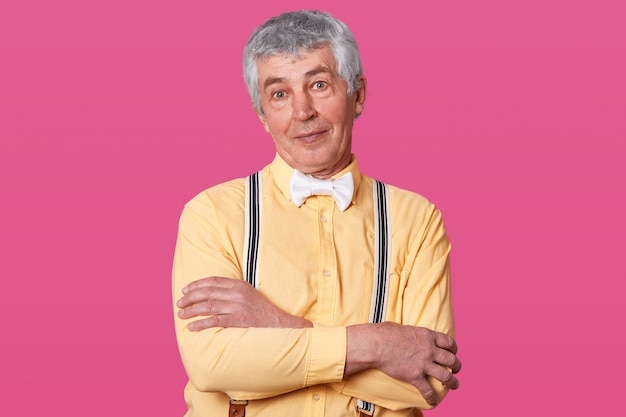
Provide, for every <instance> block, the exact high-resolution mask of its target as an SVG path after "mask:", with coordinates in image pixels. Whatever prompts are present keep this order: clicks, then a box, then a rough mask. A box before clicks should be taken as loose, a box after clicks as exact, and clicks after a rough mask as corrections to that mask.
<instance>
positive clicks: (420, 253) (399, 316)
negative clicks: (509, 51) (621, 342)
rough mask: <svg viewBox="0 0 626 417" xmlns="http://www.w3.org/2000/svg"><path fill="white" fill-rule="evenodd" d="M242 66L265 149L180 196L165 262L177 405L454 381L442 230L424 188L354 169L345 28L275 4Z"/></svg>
mask: <svg viewBox="0 0 626 417" xmlns="http://www.w3.org/2000/svg"><path fill="white" fill-rule="evenodd" d="M243 66H244V78H245V81H246V84H247V87H248V90H249V92H250V96H251V98H252V103H253V106H254V108H255V110H256V112H257V114H258V117H259V120H260V121H261V124H262V125H263V127H264V128H265V131H266V132H268V133H269V134H270V135H271V136H272V138H273V140H274V144H275V146H276V153H277V155H276V157H275V159H274V160H273V161H272V162H271V163H270V164H269V165H268V166H266V167H265V168H264V169H263V170H262V171H260V172H258V173H256V174H253V175H251V176H249V177H248V178H245V179H237V180H233V181H230V182H227V183H224V184H221V185H217V186H215V187H212V188H210V189H208V190H206V191H204V192H203V193H201V194H199V195H198V196H196V197H195V198H194V199H192V200H191V201H190V202H189V203H187V205H186V206H185V208H184V210H183V213H182V215H181V219H180V228H179V234H178V241H177V246H176V254H175V259H174V271H173V293H174V300H175V306H174V309H175V312H176V314H175V321H176V333H177V337H178V343H179V347H180V352H181V357H182V360H183V364H184V366H185V369H186V371H187V375H188V377H189V383H188V384H187V386H186V389H185V399H186V402H187V406H188V409H189V411H188V413H187V416H226V415H227V414H228V415H230V416H242V415H244V414H246V415H248V416H249V417H251V416H269V417H280V416H332V417H338V416H357V415H375V416H380V417H383V416H418V415H421V411H420V410H421V409H424V408H430V407H432V406H434V405H436V404H437V403H438V402H439V401H440V400H441V399H442V398H443V396H444V395H445V393H446V392H447V390H448V389H455V388H457V386H458V380H457V378H456V376H455V374H456V373H457V372H458V371H459V369H460V367H461V363H460V361H459V359H458V358H457V357H456V344H455V341H454V339H453V338H452V337H451V336H452V335H453V332H454V324H453V317H452V306H451V295H450V291H451V290H450V276H449V260H448V255H449V252H450V243H449V241H448V239H447V237H446V233H445V229H444V226H443V223H442V220H441V215H440V213H439V211H438V210H437V209H436V208H435V207H434V206H433V205H432V204H431V203H429V202H428V201H427V200H426V199H424V198H423V197H421V196H419V195H417V194H414V193H411V192H408V191H404V190H400V189H398V188H395V187H392V186H388V185H386V184H383V183H380V182H378V181H376V180H374V179H372V178H370V177H367V176H366V175H364V174H362V173H361V172H360V171H359V168H358V166H357V161H356V158H355V156H354V155H353V154H352V153H351V143H352V126H353V123H354V120H355V118H357V117H358V116H359V115H360V114H361V112H362V111H363V105H364V102H365V93H366V87H367V84H366V80H365V77H364V76H363V71H362V67H361V61H360V57H359V52H358V49H357V45H356V42H355V40H354V38H353V36H352V34H351V33H350V31H349V30H348V28H347V27H346V26H345V25H344V24H343V23H342V22H340V21H338V20H336V19H334V18H333V17H331V16H330V15H328V14H325V13H321V12H313V11H301V12H292V13H285V14H283V15H280V16H277V17H274V18H272V19H270V20H268V21H267V22H266V23H264V24H263V25H261V26H260V27H259V28H257V29H256V30H255V31H254V33H253V34H252V36H251V38H250V40H249V41H248V43H247V45H246V47H245V50H244V63H243Z"/></svg>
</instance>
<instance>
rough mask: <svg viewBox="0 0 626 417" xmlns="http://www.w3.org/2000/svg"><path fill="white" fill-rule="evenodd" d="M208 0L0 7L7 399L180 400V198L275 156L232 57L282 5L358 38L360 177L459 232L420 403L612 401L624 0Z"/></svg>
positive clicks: (623, 177) (173, 405)
mask: <svg viewBox="0 0 626 417" xmlns="http://www.w3.org/2000/svg"><path fill="white" fill-rule="evenodd" d="M211 3H212V2H207V1H182V2H174V1H171V2H159V1H157V2H155V1H139V0H130V1H129V0H126V1H120V0H111V1H108V2H94V1H78V0H74V1H68V0H57V1H28V0H26V1H4V2H2V5H0V181H1V194H0V195H1V202H2V203H1V204H0V257H1V259H0V262H1V263H0V265H1V266H2V274H1V277H2V278H1V279H2V293H1V294H2V302H0V320H1V323H0V324H1V325H0V337H1V342H2V343H1V349H2V355H1V356H0V384H1V387H0V415H7V416H8V415H22V416H35V415H44V414H45V415H64V416H83V415H89V416H111V415H146V416H148V415H150V416H180V415H182V414H183V413H184V409H185V407H184V403H183V399H182V389H183V386H184V383H185V375H184V372H183V370H182V366H181V364H180V361H179V357H178V352H177V348H176V343H175V339H174V332H173V328H172V327H173V326H172V319H171V309H170V268H171V260H172V253H173V249H174V240H175V234H176V227H177V221H178V215H179V213H180V210H181V208H182V206H183V204H184V203H185V202H186V201H187V200H188V199H190V198H191V197H192V196H194V195H195V194H196V193H198V192H200V191H201V190H202V189H204V188H206V187H209V186H210V185H213V184H216V183H219V182H221V181H224V180H226V179H230V178H234V177H239V176H244V175H247V174H248V173H250V172H252V171H254V170H257V169H259V168H261V167H262V166H263V165H264V164H266V163H267V162H269V160H270V159H271V158H272V156H273V147H272V143H271V140H270V138H269V137H268V136H267V135H266V134H265V133H264V132H263V130H262V129H261V126H260V125H259V123H258V121H257V119H256V117H255V115H254V114H253V112H252V111H251V110H250V109H249V99H248V97H247V95H246V94H247V93H246V91H245V87H244V84H243V81H242V79H241V70H240V56H241V50H242V47H243V45H244V43H245V41H246V39H247V37H248V36H249V34H250V32H251V31H252V29H253V28H254V27H255V26H256V25H257V24H259V23H261V22H262V21H264V20H265V19H266V18H267V17H269V16H272V15H275V14H278V13H280V12H282V11H285V10H292V9H299V8H320V9H323V10H328V11H331V12H332V13H333V14H334V15H335V16H336V17H338V18H340V19H342V20H344V21H345V22H346V23H347V24H348V25H349V26H350V27H351V28H352V30H353V32H354V34H355V36H356V38H357V40H358V41H359V44H360V48H361V52H362V55H363V60H364V65H365V69H366V75H367V77H368V80H369V94H368V101H367V103H366V108H365V112H364V114H363V117H362V118H361V119H360V120H358V122H357V123H356V128H355V132H354V140H355V145H354V148H355V149H354V151H355V152H356V154H357V155H358V157H359V162H360V164H361V167H362V169H363V170H364V171H366V172H367V173H369V174H370V175H372V176H375V177H377V178H379V179H381V180H384V181H387V182H389V183H392V184H395V185H398V186H402V187H404V188H409V189H412V190H415V191H417V192H419V193H421V194H423V195H425V196H427V197H428V198H430V199H431V200H433V201H434V202H436V203H437V205H438V206H439V207H440V208H441V209H442V211H443V213H444V217H445V219H446V222H447V226H448V230H449V234H450V237H451V239H452V240H453V244H454V250H453V282H454V303H455V311H456V317H457V327H458V342H459V345H460V355H461V358H462V359H463V362H464V369H463V371H462V374H461V388H460V389H459V391H457V392H454V393H452V394H451V395H450V396H449V397H448V399H447V400H446V401H445V402H444V403H443V405H442V406H441V407H440V408H438V409H436V410H435V411H433V412H429V413H427V415H431V416H459V415H479V414H480V415H482V416H522V415H537V416H539V415H541V416H552V415H569V416H583V415H619V414H621V413H623V409H624V407H625V406H626V396H624V394H623V388H624V381H623V376H624V374H625V372H626V366H625V362H626V361H625V360H624V358H623V355H624V351H625V350H626V337H625V336H624V332H623V327H624V324H623V321H624V320H623V318H624V317H625V316H626V314H625V313H626V311H625V307H624V304H625V303H624V300H623V298H624V290H623V281H624V278H625V275H626V274H625V273H624V267H623V262H622V259H623V258H624V249H625V245H624V238H625V236H626V233H625V232H626V220H624V213H625V212H626V172H625V171H626V170H625V168H624V165H625V163H624V159H625V157H626V144H625V142H626V123H625V115H626V29H625V27H626V25H625V24H624V16H626V13H625V12H626V11H625V10H624V6H622V4H623V2H621V1H586V2H583V1H536V0H531V1H526V2H506V1H498V0H493V1H446V2H432V1H428V2H426V1H406V2H396V1H386V2H384V3H382V4H384V7H382V6H381V3H377V2H363V1H353V2H347V1H346V2H336V1H286V0H285V1H265V2H258V3H254V4H256V5H254V6H252V5H251V4H252V2H250V4H247V3H243V2H238V1H228V2H223V3H224V4H220V5H217V4H211ZM213 3H214V2H213ZM513 3H515V5H514V4H513ZM620 329H622V330H620Z"/></svg>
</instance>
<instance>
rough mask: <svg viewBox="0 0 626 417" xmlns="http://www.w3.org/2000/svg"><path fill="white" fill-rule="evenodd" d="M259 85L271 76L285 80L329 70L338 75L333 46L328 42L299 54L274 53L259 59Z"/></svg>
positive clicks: (261, 85)
mask: <svg viewBox="0 0 626 417" xmlns="http://www.w3.org/2000/svg"><path fill="white" fill-rule="evenodd" d="M257 70H258V73H259V86H260V87H263V85H264V84H265V83H266V80H267V79H269V78H272V79H273V78H280V79H284V80H285V81H288V80H297V79H298V78H306V77H307V76H308V75H310V74H312V73H313V72H317V73H319V72H328V73H330V74H331V75H336V73H337V64H336V62H335V56H334V55H333V52H332V49H331V47H330V46H329V45H328V44H327V45H324V46H322V47H321V48H317V49H311V50H307V51H302V52H300V53H299V54H298V56H293V55H290V54H284V55H272V56H269V57H267V58H260V59H258V60H257Z"/></svg>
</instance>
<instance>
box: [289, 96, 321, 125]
mask: <svg viewBox="0 0 626 417" xmlns="http://www.w3.org/2000/svg"><path fill="white" fill-rule="evenodd" d="M292 106H293V118H294V119H296V120H302V121H304V120H309V119H311V118H313V117H315V115H316V114H317V111H316V110H315V103H314V102H313V99H312V97H311V95H310V94H307V93H306V92H302V93H300V94H294V95H293V100H292Z"/></svg>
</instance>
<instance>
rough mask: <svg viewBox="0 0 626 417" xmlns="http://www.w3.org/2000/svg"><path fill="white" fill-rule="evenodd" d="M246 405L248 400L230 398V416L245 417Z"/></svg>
mask: <svg viewBox="0 0 626 417" xmlns="http://www.w3.org/2000/svg"><path fill="white" fill-rule="evenodd" d="M246 405H248V401H246V400H243V401H238V400H230V407H229V408H228V417H245V415H246Z"/></svg>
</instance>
